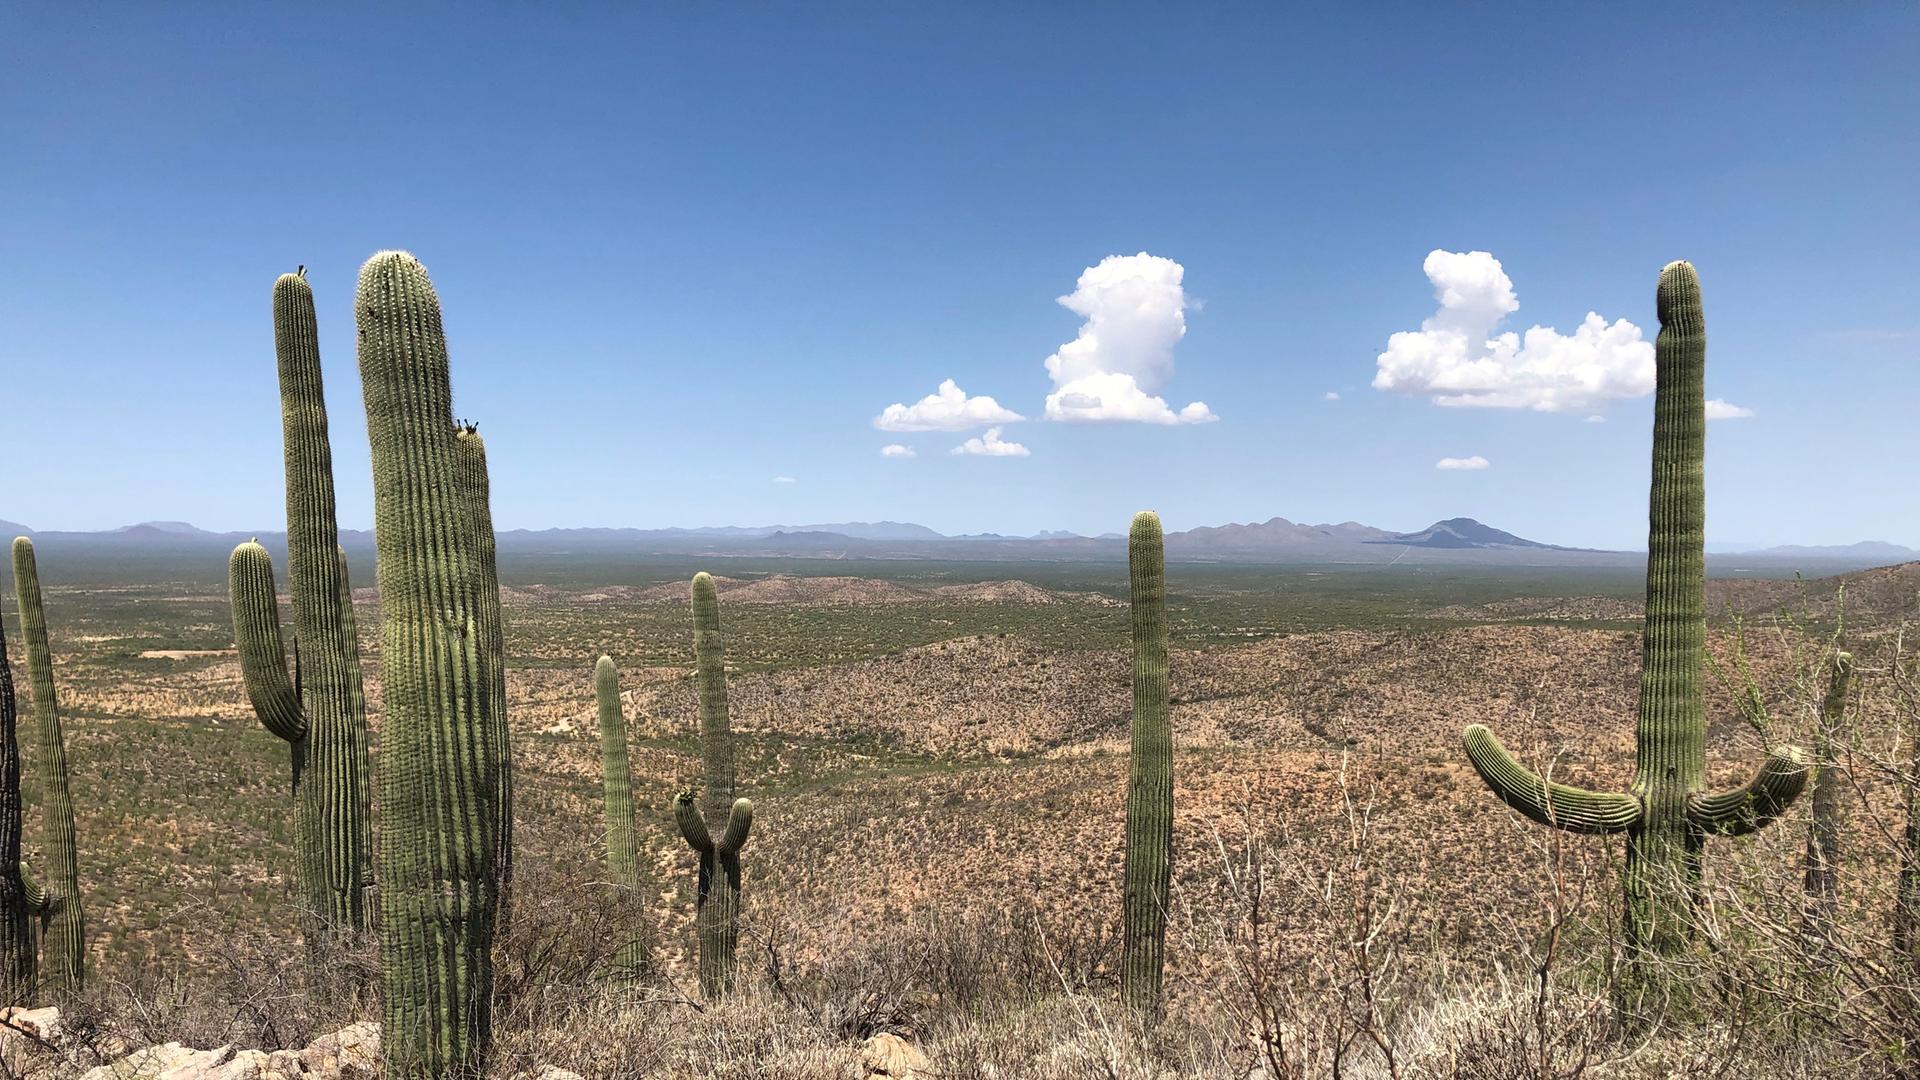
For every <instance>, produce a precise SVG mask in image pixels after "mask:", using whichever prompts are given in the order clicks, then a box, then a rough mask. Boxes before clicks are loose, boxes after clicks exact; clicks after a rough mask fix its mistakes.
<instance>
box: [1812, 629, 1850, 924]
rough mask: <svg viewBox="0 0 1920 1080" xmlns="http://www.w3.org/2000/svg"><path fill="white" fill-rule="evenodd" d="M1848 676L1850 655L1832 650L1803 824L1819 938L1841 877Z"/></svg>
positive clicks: (1830, 917) (1830, 921)
mask: <svg viewBox="0 0 1920 1080" xmlns="http://www.w3.org/2000/svg"><path fill="white" fill-rule="evenodd" d="M1852 679H1853V657H1852V656H1851V655H1850V654H1848V653H1844V652H1836V653H1834V656H1833V670H1832V671H1831V672H1830V673H1829V675H1828V678H1827V696H1826V698H1825V699H1824V700H1823V701H1822V702H1821V703H1820V727H1819V729H1818V730H1817V731H1816V732H1815V733H1814V745H1813V764H1814V768H1815V770H1816V771H1815V773H1814V777H1813V793H1812V794H1811V795H1809V796H1808V799H1809V800H1810V801H1811V802H1812V803H1813V819H1812V821H1811V822H1810V823H1809V824H1808V826H1807V854H1806V859H1805V861H1804V866H1805V875H1804V885H1805V889H1806V895H1807V909H1806V919H1807V930H1808V933H1809V936H1812V937H1816V938H1824V937H1826V936H1827V934H1828V933H1829V932H1830V931H1831V929H1832V924H1833V905H1834V898H1835V892H1836V888H1837V885H1838V882H1839V877H1840V830H1841V828H1842V827H1843V826H1844V825H1845V824H1846V823H1845V820H1844V818H1845V813H1846V804H1845V802H1844V800H1845V789H1844V778H1843V777H1842V776H1841V775H1840V772H1839V766H1838V764H1837V763H1838V761H1839V756H1840V747H1841V746H1842V745H1843V743H1844V741H1845V738H1846V733H1845V730H1844V728H1845V726H1846V718H1847V687H1848V684H1849V683H1850V682H1851V681H1852Z"/></svg>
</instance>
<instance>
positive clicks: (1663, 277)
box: [1466, 262, 1807, 1006]
mask: <svg viewBox="0 0 1920 1080" xmlns="http://www.w3.org/2000/svg"><path fill="white" fill-rule="evenodd" d="M1657 298H1658V307H1659V316H1660V336H1659V338H1658V340H1657V341H1656V343H1655V346H1654V356H1655V361H1654V362H1655V366H1656V369H1657V375H1656V379H1655V392H1654V406H1653V414H1654V420H1653V483H1652V490H1651V494H1650V498H1649V514H1648V535H1647V605H1646V606H1647V613H1646V632H1645V639H1644V642H1643V646H1642V666H1641V675H1640V705H1639V719H1638V721H1637V722H1636V724H1635V728H1634V735H1635V743H1636V746H1637V752H1636V755H1635V772H1634V780H1633V783H1632V785H1631V786H1630V787H1629V789H1628V790H1626V791H1617V792H1596V791H1586V790H1583V789H1581V788H1577V787H1572V786H1569V785H1567V784H1561V783H1556V782H1553V781H1549V780H1546V779H1543V778H1542V777H1540V776H1539V775H1538V774H1536V773H1534V772H1533V771H1531V770H1529V769H1527V768H1526V767H1525V766H1523V765H1521V764H1520V763H1519V762H1518V761H1517V760H1515V759H1514V757H1513V755H1511V754H1509V753H1508V752H1507V751H1506V749H1505V748H1504V747H1502V746H1501V745H1500V741H1499V740H1498V739H1496V738H1494V736H1493V734H1492V733H1491V732H1489V731H1488V730H1487V729H1486V728H1484V727H1482V726H1480V725H1479V724H1474V725H1472V726H1471V727H1469V728H1467V730H1466V749H1467V756H1468V758H1469V759H1471V760H1472V762H1473V765H1474V768H1475V769H1476V770H1477V771H1478V772H1479V773H1480V776H1481V778H1482V779H1484V780H1485V781H1486V782H1487V785H1488V786H1489V787H1491V788H1493V790H1494V793H1495V794H1497V795H1499V796H1500V798H1501V799H1502V800H1504V801H1505V802H1506V803H1507V805H1509V806H1511V807H1513V808H1514V809H1516V810H1518V811H1520V813H1522V814H1524V815H1526V816H1527V817H1529V818H1531V819H1533V820H1534V821H1537V822H1540V823H1542V824H1545V825H1549V826H1552V827H1555V828H1560V829H1566V830H1568V831H1570V832H1577V833H1625V834H1626V838H1627V863H1626V872H1625V882H1624V884H1625V894H1626V895H1625V907H1624V912H1623V919H1622V922H1623V925H1624V928H1625V933H1626V943H1627V950H1628V957H1629V960H1630V961H1632V962H1633V963H1632V964H1631V968H1630V975H1629V978H1628V979H1627V980H1625V983H1624V986H1623V989H1625V991H1626V997H1627V999H1628V1000H1627V1002H1626V1003H1627V1004H1628V1005H1630V1006H1631V1005H1633V1004H1635V1002H1634V1000H1633V999H1635V998H1637V997H1638V996H1639V995H1640V994H1641V993H1642V992H1643V991H1644V990H1646V989H1648V988H1649V987H1650V985H1651V984H1650V981H1649V978H1648V976H1647V972H1646V970H1645V969H1646V965H1645V964H1644V963H1641V962H1640V961H1643V960H1645V959H1646V958H1648V957H1650V956H1654V957H1657V956H1667V955H1673V954H1676V953H1678V952H1680V951H1682V949H1683V948H1684V947H1685V945H1686V943H1687V942H1688V940H1689V939H1690V938H1691V936H1692V929H1693V928H1692V922H1691V916H1692V911H1693V906H1694V901H1695V898H1696V895H1697V893H1698V890H1699V886H1700V856H1701V852H1702V849H1703V847H1704V846H1705V844H1704V842H1705V838H1706V837H1707V836H1708V835H1709V834H1722V835H1739V834H1742V833H1749V832H1753V831H1754V830H1756V829H1759V828H1760V827H1762V826H1764V825H1766V824H1767V823H1768V822H1770V821H1772V820H1773V819H1774V818H1775V817H1776V816H1778V815H1779V814H1780V813H1781V812H1782V811H1783V810H1784V809H1785V808H1786V807H1787V806H1789V805H1790V804H1791V803H1792V802H1793V800H1794V799H1795V798H1797V797H1798V796H1799V794H1800V790H1801V788H1802V787H1803V786H1804V785H1805V784H1806V781H1807V768H1806V762H1805V757H1804V755H1802V754H1801V753H1800V752H1799V751H1798V750H1795V749H1794V748H1792V747H1778V748H1775V749H1774V750H1772V751H1770V752H1769V753H1768V755H1767V757H1766V759H1765V761H1764V762H1763V763H1762V764H1761V766H1760V768H1759V770H1758V772H1757V773H1756V774H1755V775H1754V777H1753V779H1752V780H1750V781H1748V782H1747V783H1746V784H1745V785H1744V786H1742V787H1740V788H1737V789H1734V790H1731V791H1722V792H1709V791H1707V790H1706V761H1705V743H1706V730H1707V725H1706V705H1705V698H1704V696H1703V692H1702V684H1701V670H1702V666H1703V661H1704V658H1705V654H1706V636H1707V620H1706V601H1705V591H1704V590H1705V586H1704V577H1705V572H1704V567H1705V556H1704V548H1703V546H1702V537H1703V535H1704V531H1705V521H1706V512H1705V507H1706V484H1705V479H1704V474H1705V455H1706V390H1705V386H1706V355H1707V336H1706V322H1705V319H1704V317H1703V315H1702V314H1701V307H1700V281H1699V278H1698V277H1697V276H1696V275H1695V274H1694V270H1693V267H1692V265H1691V264H1688V263H1685V262H1675V263H1670V264H1668V266H1667V267H1666V269H1664V270H1662V271H1661V273H1660V286H1659V290H1658V295H1657Z"/></svg>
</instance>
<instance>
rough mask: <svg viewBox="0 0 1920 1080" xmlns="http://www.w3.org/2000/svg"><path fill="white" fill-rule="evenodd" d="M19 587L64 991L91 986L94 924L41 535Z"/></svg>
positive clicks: (19, 571)
mask: <svg viewBox="0 0 1920 1080" xmlns="http://www.w3.org/2000/svg"><path fill="white" fill-rule="evenodd" d="M13 587H14V592H15V594H16V595H17V597H18V599H19V602H20V632H21V633H20V636H21V637H22V638H24V639H25V641H26V651H27V684H28V686H29V687H31V689H32V693H33V715H34V720H35V721H36V726H37V727H38V728H39V730H40V755H39V757H40V760H39V768H40V802H41V817H42V825H43V828H44V831H43V832H42V834H41V835H42V840H41V848H42V852H43V854H44V855H45V857H46V860H47V886H46V889H45V898H46V899H45V913H44V915H43V919H44V921H45V926H46V929H45V937H44V940H43V942H42V946H41V955H42V959H41V971H42V983H41V985H42V987H43V988H44V989H48V990H51V991H52V992H53V993H55V994H56V995H59V996H61V997H63V998H70V997H72V996H74V995H76V994H78V993H80V991H82V990H84V989H86V985H87V931H86V919H85V917H84V915H83V914H82V912H81V907H80V857H79V853H78V851H77V849H76V841H75V839H74V828H73V793H72V790H71V788H70V787H69V784H68V780H67V744H66V738H65V735H64V734H63V733H62V731H61V729H60V706H59V704H58V703H57V702H56V701H55V699H54V692H53V651H52V650H51V649H50V648H48V646H47V618H46V610H45V608H44V606H43V605H42V602H41V599H40V571H39V568H38V567H37V566H36V565H35V563H34V558H33V542H32V541H30V540H28V539H27V538H26V537H24V536H23V537H20V538H19V539H17V540H15V541H14V542H13Z"/></svg>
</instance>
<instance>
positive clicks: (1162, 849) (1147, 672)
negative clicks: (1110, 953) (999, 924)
mask: <svg viewBox="0 0 1920 1080" xmlns="http://www.w3.org/2000/svg"><path fill="white" fill-rule="evenodd" d="M1164 547H1165V542H1164V540H1163V538H1162V535H1161V530H1160V517H1159V515H1157V514H1155V513H1153V512H1152V511H1151V510H1143V511H1141V512H1140V513H1138V514H1136V515H1134V518H1133V527H1132V528H1131V529H1130V530H1128V534H1127V570H1128V581H1129V586H1130V596H1131V605H1132V609H1133V746H1132V752H1131V754H1130V756H1129V761H1130V765H1131V772H1130V774H1129V776H1128V778H1127V838H1126V844H1127V850H1126V871H1125V878H1126V897H1125V912H1124V919H1123V926H1122V937H1121V942H1120V946H1121V958H1120V994H1121V996H1122V997H1123V998H1124V999H1125V1000H1126V1002H1127V1004H1128V1005H1130V1006H1132V1007H1133V1008H1134V1009H1136V1010H1138V1011H1139V1012H1141V1013H1143V1014H1146V1015H1149V1016H1150V1015H1153V1014H1156V1013H1158V1012H1159V1010H1160V978H1161V973H1162V971H1163V970H1164V968H1165V950H1166V939H1167V882H1168V879H1169V876H1170V874H1171V871H1172V865H1173V862H1172V852H1171V850H1170V849H1171V848H1172V846H1173V725H1172V722H1171V720H1170V719H1169V717H1168V710H1167V574H1166V555H1165V550H1164Z"/></svg>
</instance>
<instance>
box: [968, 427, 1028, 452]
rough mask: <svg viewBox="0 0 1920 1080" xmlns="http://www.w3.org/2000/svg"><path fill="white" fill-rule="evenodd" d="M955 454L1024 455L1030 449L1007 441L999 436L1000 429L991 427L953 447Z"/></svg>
mask: <svg viewBox="0 0 1920 1080" xmlns="http://www.w3.org/2000/svg"><path fill="white" fill-rule="evenodd" d="M950 452H951V453H955V454H977V455H979V456H981V457H1026V456H1027V455H1028V454H1030V453H1031V452H1032V451H1029V450H1028V449H1027V448H1026V447H1024V446H1021V445H1020V444H1019V443H1017V442H1007V441H1006V440H1004V439H1002V438H1000V429H999V428H997V427H991V428H988V429H987V430H986V433H985V434H984V435H976V436H974V437H973V438H971V439H968V440H967V441H966V442H963V443H961V444H960V445H959V446H956V447H954V448H953V450H952V451H950Z"/></svg>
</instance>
